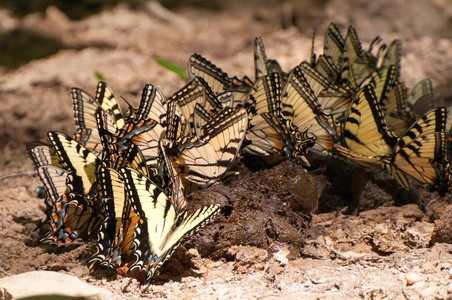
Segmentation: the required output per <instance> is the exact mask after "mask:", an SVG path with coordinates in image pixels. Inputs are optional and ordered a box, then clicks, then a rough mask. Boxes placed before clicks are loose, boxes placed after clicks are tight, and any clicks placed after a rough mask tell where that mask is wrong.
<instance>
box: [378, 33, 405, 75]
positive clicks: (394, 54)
mask: <svg viewBox="0 0 452 300" xmlns="http://www.w3.org/2000/svg"><path fill="white" fill-rule="evenodd" d="M391 65H392V66H394V67H395V78H396V80H397V81H398V80H399V78H400V74H401V73H402V40H393V41H392V43H391V44H390V45H389V47H388V49H386V52H385V54H384V56H383V58H382V60H381V64H380V70H381V69H384V68H386V67H389V66H391Z"/></svg>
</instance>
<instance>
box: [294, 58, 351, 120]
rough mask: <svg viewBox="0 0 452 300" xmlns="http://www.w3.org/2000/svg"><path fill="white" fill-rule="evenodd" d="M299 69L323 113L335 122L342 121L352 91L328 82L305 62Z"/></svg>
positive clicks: (349, 102) (348, 105)
mask: <svg viewBox="0 0 452 300" xmlns="http://www.w3.org/2000/svg"><path fill="white" fill-rule="evenodd" d="M299 68H300V69H301V72H302V73H303V75H304V77H305V78H306V80H307V82H308V84H309V87H310V88H311V89H312V91H313V93H314V95H315V96H316V97H317V100H318V102H319V103H320V105H321V106H322V109H323V111H324V112H325V113H326V114H327V115H330V116H332V117H333V118H334V119H335V120H342V119H343V117H344V115H345V113H346V112H347V111H348V108H349V107H350V104H351V102H352V91H350V90H346V89H344V88H342V87H340V86H338V85H335V84H333V83H331V82H329V81H328V79H327V78H325V77H324V76H323V75H322V74H321V73H320V72H319V71H318V70H316V69H315V68H313V67H312V66H311V65H310V64H309V63H307V62H302V63H301V64H300V66H299Z"/></svg>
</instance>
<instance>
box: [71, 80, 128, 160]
mask: <svg viewBox="0 0 452 300" xmlns="http://www.w3.org/2000/svg"><path fill="white" fill-rule="evenodd" d="M71 95H72V104H73V107H74V120H75V128H76V133H75V135H74V138H75V139H76V140H77V141H78V142H79V143H80V144H82V145H83V146H85V147H86V148H88V149H90V150H91V151H92V152H93V153H95V154H96V155H98V154H100V152H101V151H102V148H101V142H100V136H99V133H98V131H97V125H96V118H95V112H96V110H98V109H102V110H103V111H104V112H105V120H104V122H105V123H107V124H109V126H108V128H109V130H110V131H111V133H112V134H117V133H118V131H119V129H120V128H122V127H123V126H124V124H125V119H124V117H123V114H122V111H121V108H120V106H119V103H118V100H117V98H116V97H115V95H114V93H113V90H112V89H111V88H110V87H109V86H108V84H107V83H105V82H103V81H100V82H99V83H98V85H97V91H96V97H95V98H93V97H92V96H91V95H90V94H89V93H87V92H85V91H84V90H82V89H79V88H72V89H71Z"/></svg>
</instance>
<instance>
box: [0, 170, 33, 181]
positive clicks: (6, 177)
mask: <svg viewBox="0 0 452 300" xmlns="http://www.w3.org/2000/svg"><path fill="white" fill-rule="evenodd" d="M36 175H38V173H36V172H35V171H31V172H24V173H16V174H10V175H6V176H2V177H0V180H3V179H8V178H14V177H20V176H36Z"/></svg>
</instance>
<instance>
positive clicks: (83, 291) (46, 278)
mask: <svg viewBox="0 0 452 300" xmlns="http://www.w3.org/2000/svg"><path fill="white" fill-rule="evenodd" d="M0 293H1V294H0V299H4V297H5V296H6V297H8V294H9V295H11V296H12V298H13V299H18V298H25V297H36V296H40V297H50V296H61V297H63V296H65V297H77V298H79V297H83V298H86V299H93V300H103V299H112V298H113V297H114V295H113V294H112V293H111V292H110V291H108V290H106V289H103V288H99V287H95V286H92V285H89V284H87V283H85V282H83V281H81V280H80V279H78V278H77V277H73V276H70V275H67V274H62V273H58V272H53V271H33V272H27V273H22V274H18V275H14V276H10V277H6V278H2V279H0Z"/></svg>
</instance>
